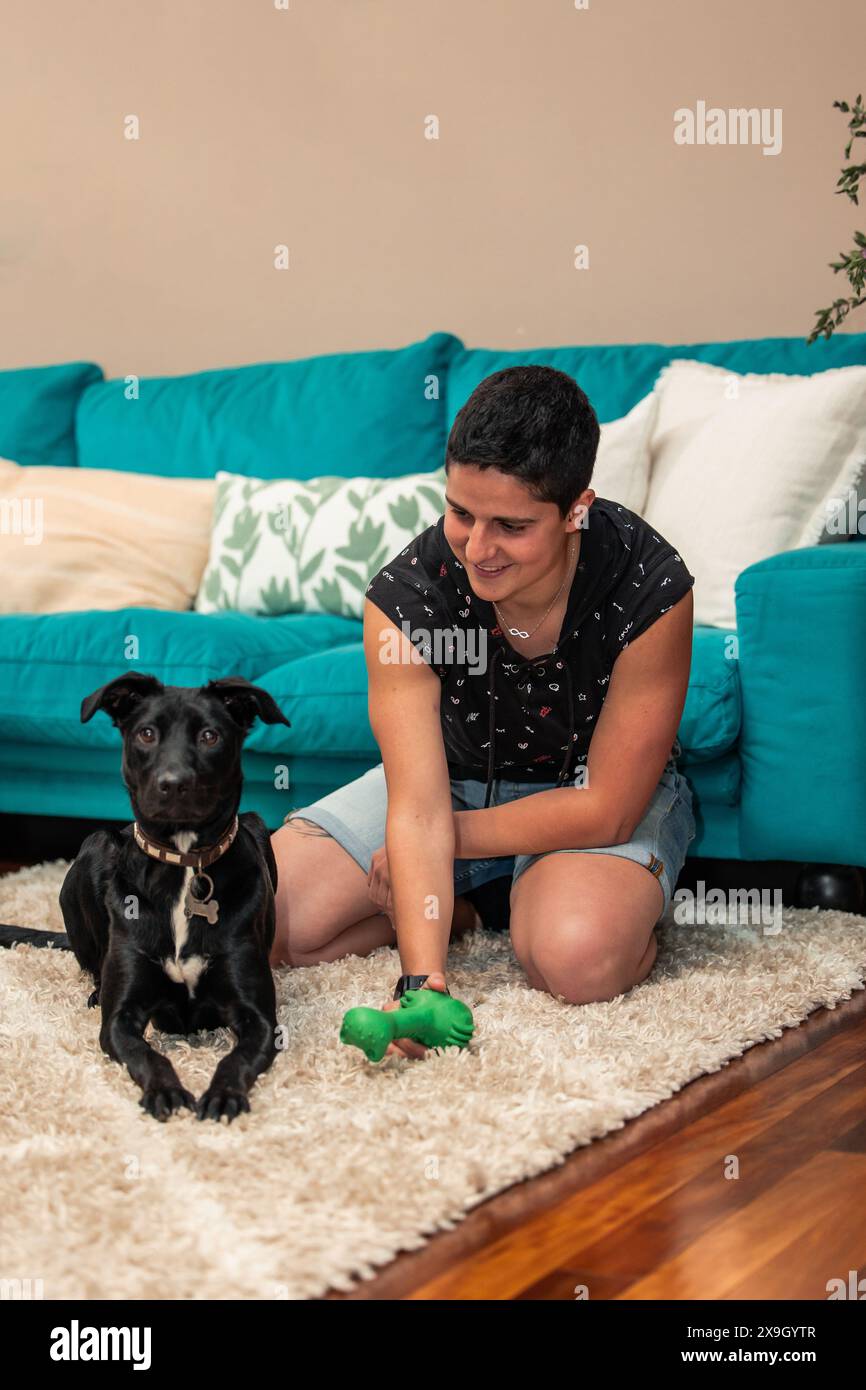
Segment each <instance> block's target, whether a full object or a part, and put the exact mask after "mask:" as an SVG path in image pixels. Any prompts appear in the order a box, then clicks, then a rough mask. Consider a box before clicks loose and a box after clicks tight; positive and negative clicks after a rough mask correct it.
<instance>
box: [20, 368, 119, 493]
mask: <svg viewBox="0 0 866 1390" xmlns="http://www.w3.org/2000/svg"><path fill="white" fill-rule="evenodd" d="M101 380H102V368H101V367H97V366H96V365H95V363H93V362H63V363H61V364H60V365H59V366H56V367H22V368H20V369H19V370H16V371H11V372H0V458H4V459H12V460H13V461H14V462H15V463H20V464H25V465H30V464H53V465H54V466H56V467H61V468H72V467H74V466H75V464H76V463H77V461H78V460H77V458H76V455H75V412H76V410H77V408H78V402H79V398H80V397H81V395H82V393H83V392H84V391H85V390H86V389H87V387H88V386H90V385H91V384H92V383H94V382H97V381H101Z"/></svg>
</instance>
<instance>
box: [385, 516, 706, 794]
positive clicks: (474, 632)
mask: <svg viewBox="0 0 866 1390" xmlns="http://www.w3.org/2000/svg"><path fill="white" fill-rule="evenodd" d="M444 523H445V518H444V516H442V517H440V518H439V520H438V521H437V522H435V524H434V525H432V526H428V528H427V529H426V531H422V532H421V533H420V535H418V536H416V537H415V539H414V540H413V541H411V542H410V543H409V545H407V546H406V548H405V550H401V552H400V554H399V555H397V556H395V558H394V559H393V560H391V561H389V562H388V564H387V565H385V566H384V567H383V568H382V569H381V570H379V572H378V574H375V575H374V576H373V578H372V579H371V580H370V583H369V584H368V585H367V589H366V594H367V597H368V598H369V599H370V600H371V602H372V603H374V604H375V606H376V607H377V608H379V609H380V610H381V611H382V612H383V613H385V614H386V615H387V616H388V617H389V618H390V619H391V620H392V622H394V623H395V624H396V626H397V627H398V628H400V629H401V631H403V632H404V633H405V634H406V636H407V637H408V638H409V640H410V641H411V642H412V643H413V645H414V646H415V647H416V649H417V650H418V651H419V652H420V653H421V655H422V656H423V657H424V659H425V660H426V661H427V662H428V663H429V664H430V666H431V667H432V668H433V669H434V670H435V671H436V672H437V674H438V675H439V677H440V680H441V683H442V690H441V705H440V718H441V725H442V737H443V740H444V744H445V753H446V758H447V761H448V769H449V773H450V775H451V776H452V777H453V778H479V779H483V778H484V777H485V776H486V778H487V799H486V801H485V805H487V803H488V802H489V800H490V789H491V785H492V782H493V778H494V776H497V777H507V778H508V779H509V780H511V779H513V780H515V781H546V782H553V781H557V783H558V784H563V783H564V782H566V781H571V780H573V779H574V777H575V776H576V775H577V769H578V768H579V767H580V766H581V764H585V763H586V759H587V754H588V751H589V744H590V740H591V738H592V732H593V729H594V727H595V723H596V721H597V719H598V716H599V713H600V711H601V707H602V705H603V703H604V698H605V694H606V692H607V685H608V682H609V680H610V676H611V672H612V670H613V665H614V662H615V661H616V659H617V657H618V656H619V654H620V652H622V651H624V650H625V648H626V647H627V646H628V645H629V643H630V642H633V641H634V640H635V638H636V637H639V636H640V635H641V633H643V632H645V631H646V630H647V628H648V627H651V626H652V624H653V623H654V622H655V620H656V619H657V618H660V617H661V615H662V614H663V613H666V612H667V611H668V609H669V608H672V607H673V605H674V604H675V603H677V602H678V601H679V600H680V599H681V598H683V597H684V595H685V594H686V593H687V592H688V590H689V589H690V588H691V587H692V585H693V584H694V582H695V581H694V576H693V575H692V574H690V573H689V571H688V569H687V568H686V566H685V564H684V562H683V559H682V557H681V556H680V555H679V554H678V553H677V551H676V550H675V549H674V547H673V546H672V545H670V544H669V543H668V541H666V540H665V539H664V537H663V536H660V535H658V534H657V533H656V532H655V531H654V530H653V529H652V527H651V526H650V525H649V523H648V522H646V521H644V520H643V518H642V517H640V516H638V515H637V514H636V513H635V512H632V511H629V510H628V508H627V507H623V506H621V505H620V504H619V503H618V502H611V501H608V500H607V499H606V498H604V497H596V498H595V500H594V501H593V503H592V505H591V506H590V508H589V512H588V513H587V517H586V524H585V525H584V527H583V528H582V530H581V541H580V558H579V562H578V565H577V569H576V570H575V573H574V577H573V579H572V583H571V588H570V590H569V596H568V604H567V607H566V612H565V617H564V619H563V622H562V627H561V630H560V634H559V639H558V641H557V643H556V646H555V647H554V648H553V650H552V651H550V652H548V653H546V654H545V655H542V656H537V657H521V656H520V654H519V652H518V651H516V650H515V648H514V647H513V646H512V645H511V643H510V642H509V641H508V640H507V639H506V637H505V636H504V634H503V632H502V629H501V627H500V626H499V621H498V619H497V617H496V613H495V610H494V608H493V604H492V603H490V602H488V601H487V600H486V599H482V598H479V597H478V595H477V594H476V593H475V592H474V591H473V589H472V586H471V583H470V581H469V577H468V575H467V572H466V569H465V568H464V566H463V565H462V564H461V563H460V561H459V560H458V559H457V557H456V556H455V554H454V552H453V550H452V549H451V547H450V545H449V544H448V542H447V540H446V538H445V529H444ZM514 642H515V644H517V643H518V642H519V639H518V638H515V639H514ZM398 646H399V644H398ZM680 751H681V750H680V746H679V742H678V741H676V742H675V743H674V747H673V749H672V751H671V760H673V759H674V758H675V757H676V756H677V755H678V754H679V752H680ZM558 765H561V766H560V770H559V775H558V777H557V776H556V775H555V772H554V769H555V768H556V767H557V766H558Z"/></svg>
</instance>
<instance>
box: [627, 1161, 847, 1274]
mask: <svg viewBox="0 0 866 1390" xmlns="http://www.w3.org/2000/svg"><path fill="white" fill-rule="evenodd" d="M862 1191H863V1159H862V1157H861V1156H860V1155H859V1154H845V1153H835V1152H833V1151H830V1150H825V1151H822V1152H821V1153H817V1154H815V1155H814V1156H813V1157H812V1158H811V1159H809V1161H808V1162H807V1163H804V1164H802V1165H801V1166H799V1167H797V1168H795V1169H794V1171H793V1172H790V1173H788V1174H787V1175H786V1176H785V1177H784V1178H783V1179H782V1180H781V1181H780V1182H778V1183H777V1184H776V1185H775V1186H774V1187H772V1188H770V1189H769V1191H763V1192H761V1193H760V1194H759V1195H758V1196H756V1197H755V1199H754V1200H753V1201H751V1202H749V1203H748V1204H747V1205H746V1206H745V1207H741V1208H738V1210H736V1211H734V1212H733V1213H732V1214H731V1215H730V1216H727V1217H724V1218H723V1219H722V1220H720V1221H718V1222H716V1223H715V1224H714V1225H713V1227H712V1229H711V1230H709V1231H708V1232H707V1233H706V1235H704V1236H702V1237H701V1238H700V1239H699V1240H695V1241H693V1242H692V1243H691V1244H690V1245H689V1246H688V1247H687V1248H686V1249H685V1250H683V1251H681V1252H680V1253H679V1254H678V1255H677V1256H676V1257H675V1258H674V1259H672V1260H665V1261H664V1262H663V1263H661V1264H660V1265H659V1267H658V1268H657V1269H655V1270H654V1271H653V1272H652V1274H650V1275H648V1276H647V1277H646V1278H644V1279H640V1280H638V1281H637V1282H636V1283H634V1284H631V1285H630V1286H629V1287H628V1288H627V1289H626V1290H625V1291H624V1292H623V1293H621V1294H619V1295H618V1297H619V1298H620V1299H621V1300H633V1299H659V1298H671V1299H724V1298H730V1297H732V1296H733V1289H734V1288H735V1287H736V1285H738V1284H741V1283H742V1282H743V1280H744V1279H745V1278H749V1277H754V1276H756V1275H758V1273H759V1272H760V1270H761V1269H763V1268H764V1267H765V1266H766V1265H767V1264H768V1263H769V1262H770V1261H772V1260H773V1259H774V1258H775V1257H777V1256H779V1255H780V1254H781V1252H782V1251H784V1249H785V1248H786V1246H788V1245H790V1244H791V1243H792V1241H793V1240H795V1239H797V1238H799V1237H805V1236H808V1235H809V1234H810V1233H811V1234H812V1235H813V1237H814V1235H815V1234H817V1231H818V1230H819V1229H820V1228H821V1227H822V1226H823V1225H825V1224H827V1223H832V1222H833V1221H838V1220H839V1219H840V1218H841V1216H842V1214H843V1211H844V1208H845V1207H846V1205H848V1204H849V1203H851V1202H852V1201H854V1200H857V1198H858V1196H859V1195H860V1194H862Z"/></svg>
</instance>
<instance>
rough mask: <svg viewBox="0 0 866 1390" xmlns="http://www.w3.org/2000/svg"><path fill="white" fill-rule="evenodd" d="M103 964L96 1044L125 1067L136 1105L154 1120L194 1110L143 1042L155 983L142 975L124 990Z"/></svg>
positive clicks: (170, 1071) (162, 1060) (161, 1059)
mask: <svg viewBox="0 0 866 1390" xmlns="http://www.w3.org/2000/svg"><path fill="white" fill-rule="evenodd" d="M110 965H111V961H110V958H109V961H107V962H106V971H105V976H104V980H103V991H102V1028H101V1030H100V1034H99V1042H100V1045H101V1047H102V1050H103V1052H107V1053H108V1056H109V1057H111V1058H112V1059H113V1060H114V1061H115V1062H120V1063H121V1064H122V1065H123V1066H125V1067H126V1068H127V1070H128V1072H129V1074H130V1076H131V1077H132V1079H133V1081H135V1082H137V1084H138V1085H139V1086H140V1087H141V1089H142V1093H143V1094H142V1097H141V1100H140V1101H139V1104H140V1105H141V1106H142V1107H143V1108H144V1109H145V1110H146V1111H147V1112H148V1114H150V1115H153V1116H154V1118H155V1119H157V1120H167V1119H168V1117H169V1115H171V1114H172V1113H173V1112H174V1111H175V1110H178V1109H179V1108H180V1107H181V1106H182V1105H185V1106H187V1108H188V1109H190V1110H195V1108H196V1103H195V1097H194V1096H192V1095H190V1093H189V1091H187V1090H185V1089H184V1088H183V1086H182V1085H181V1083H180V1079H179V1077H178V1075H177V1073H176V1072H175V1069H174V1067H173V1066H172V1065H171V1062H170V1061H169V1060H168V1058H167V1057H165V1056H163V1054H162V1053H161V1052H156V1051H154V1049H153V1048H152V1047H151V1046H150V1044H149V1043H146V1042H145V1041H144V1030H145V1028H146V1027H147V1024H148V1019H149V1018H150V1015H151V1013H152V1011H153V1005H152V1004H151V1002H150V1001H151V1000H152V999H154V998H158V991H159V982H158V981H156V982H154V981H150V980H148V978H147V973H146V971H147V967H143V969H144V971H145V973H144V974H142V975H141V976H139V979H138V980H136V981H135V982H129V983H128V984H127V985H126V986H125V987H124V986H123V985H121V984H120V982H119V977H118V972H117V971H114V970H111V969H110Z"/></svg>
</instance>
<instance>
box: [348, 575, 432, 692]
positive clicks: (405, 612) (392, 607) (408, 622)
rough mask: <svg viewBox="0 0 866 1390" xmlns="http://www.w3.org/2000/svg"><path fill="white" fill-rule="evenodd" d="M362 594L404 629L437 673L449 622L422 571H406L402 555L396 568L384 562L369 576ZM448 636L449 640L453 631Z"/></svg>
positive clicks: (396, 625) (397, 625)
mask: <svg viewBox="0 0 866 1390" xmlns="http://www.w3.org/2000/svg"><path fill="white" fill-rule="evenodd" d="M365 597H366V598H368V599H369V600H370V602H371V603H374V604H375V605H376V607H377V608H379V609H381V611H382V612H383V613H384V614H385V615H386V616H387V617H389V618H390V619H391V621H392V623H394V625H395V627H398V628H400V630H401V632H403V633H405V635H406V636H407V637H408V639H409V641H410V642H411V643H412V645H413V646H414V647H415V649H416V651H417V652H419V654H420V655H421V656H422V657H423V658H424V660H425V661H426V662H427V664H428V665H429V666H431V667H433V668H434V669H435V670H437V672H438V674H439V675H440V676H441V675H442V674H443V672H442V671H441V670H440V669H439V668H440V664H441V662H442V660H443V643H445V645H446V646H447V642H448V640H449V633H450V632H451V625H450V624H449V623H448V620H447V616H446V615H445V611H444V606H443V603H442V599H441V596H440V595H439V594H438V593H437V592H436V591H435V588H434V587H433V585H432V584H431V583H430V582H429V581H428V579H427V577H426V576H425V574H424V572H423V571H421V572H420V573H418V574H412V575H411V576H409V575H407V574H406V573H405V560H403V559H401V562H400V566H399V568H398V567H397V566H396V565H393V564H392V565H391V566H390V567H389V566H387V565H386V566H385V568H384V569H381V570H379V573H378V574H374V576H373V578H372V579H371V580H370V582H369V584H368V585H367V588H366V590H365ZM450 640H451V641H452V642H453V635H452V636H451V637H450Z"/></svg>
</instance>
